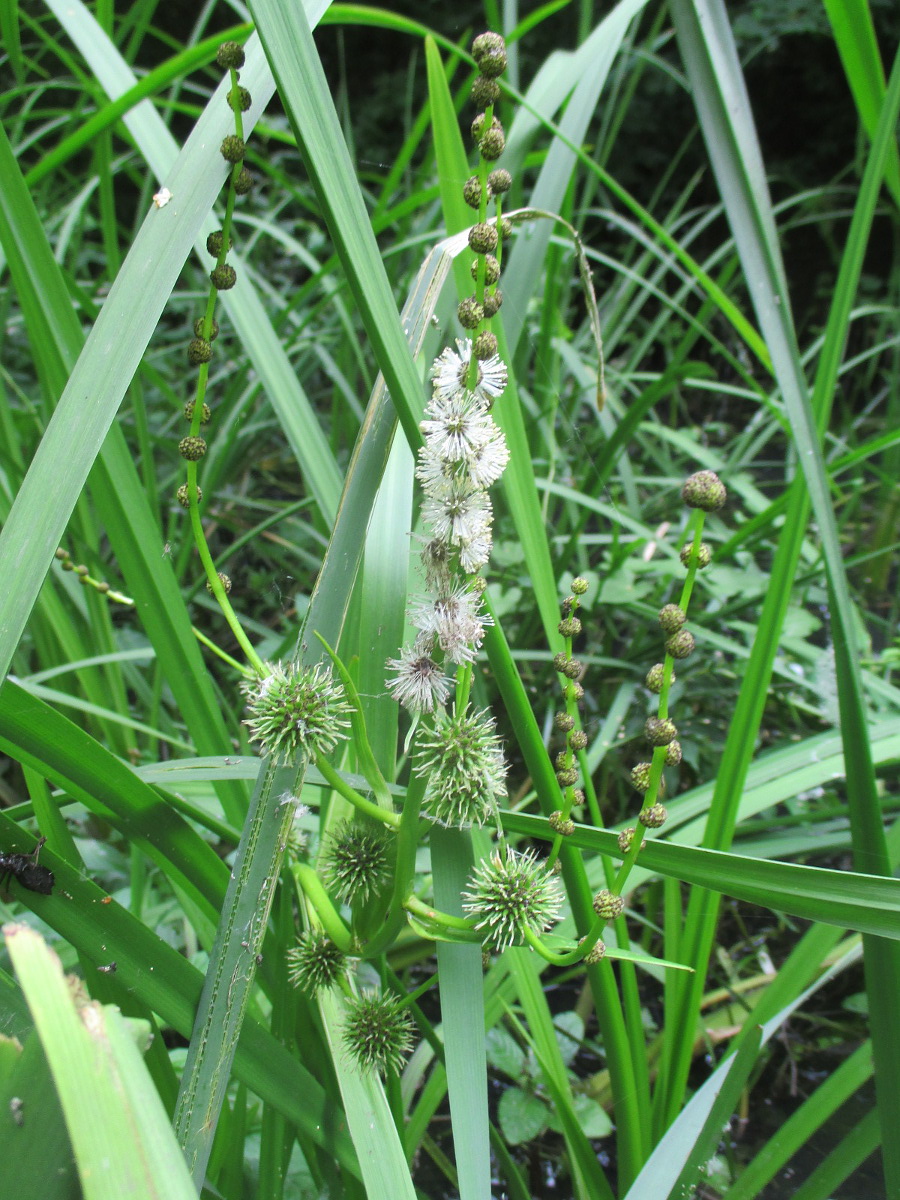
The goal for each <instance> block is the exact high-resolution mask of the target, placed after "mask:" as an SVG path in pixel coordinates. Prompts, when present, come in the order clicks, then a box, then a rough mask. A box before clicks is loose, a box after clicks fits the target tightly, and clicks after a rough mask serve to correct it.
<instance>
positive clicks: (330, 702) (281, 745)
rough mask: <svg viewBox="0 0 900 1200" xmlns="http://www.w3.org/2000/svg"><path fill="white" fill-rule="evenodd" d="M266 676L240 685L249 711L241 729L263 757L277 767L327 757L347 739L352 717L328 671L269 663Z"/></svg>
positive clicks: (342, 691) (290, 664)
mask: <svg viewBox="0 0 900 1200" xmlns="http://www.w3.org/2000/svg"><path fill="white" fill-rule="evenodd" d="M268 670H269V673H268V674H267V675H266V676H265V678H264V679H262V680H254V681H253V682H252V683H246V684H242V685H241V688H242V690H243V692H244V694H245V695H246V696H247V707H248V709H249V711H250V716H249V718H248V720H247V721H246V722H245V724H246V725H247V727H248V729H249V730H250V735H251V737H252V738H253V739H254V740H255V741H257V742H259V743H260V744H261V746H262V751H263V754H266V755H272V756H274V757H275V758H277V759H279V760H280V761H281V762H293V761H294V759H296V758H299V757H300V756H301V755H304V756H309V757H314V756H315V755H317V754H330V753H331V751H332V750H333V749H334V747H335V746H336V745H337V743H338V742H339V741H340V740H341V739H342V738H345V737H346V736H347V732H346V731H347V729H348V728H349V726H350V722H349V720H348V719H347V718H348V714H349V713H350V712H351V711H352V709H351V706H350V705H349V704H348V703H347V700H346V699H345V697H344V689H343V687H342V686H341V685H340V684H339V683H337V682H335V680H334V679H332V677H331V671H330V669H329V668H327V667H325V666H324V665H323V664H322V663H319V664H317V665H316V666H315V667H312V668H309V667H298V666H297V665H296V664H294V663H287V664H283V663H275V664H274V665H269V667H268Z"/></svg>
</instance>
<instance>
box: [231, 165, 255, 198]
mask: <svg viewBox="0 0 900 1200" xmlns="http://www.w3.org/2000/svg"><path fill="white" fill-rule="evenodd" d="M231 186H232V187H233V188H234V190H235V194H236V195H238V196H246V195H247V193H248V192H249V191H250V189H251V188H252V187H253V176H252V175H251V174H250V172H249V171H248V170H247V168H246V167H241V169H240V171H239V172H238V176H237V179H234V180H233V181H232V184H231Z"/></svg>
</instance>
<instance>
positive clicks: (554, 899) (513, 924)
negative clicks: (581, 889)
mask: <svg viewBox="0 0 900 1200" xmlns="http://www.w3.org/2000/svg"><path fill="white" fill-rule="evenodd" d="M561 904H562V895H561V893H560V890H559V884H558V883H557V881H556V879H555V878H554V876H553V875H551V874H548V872H547V871H546V870H545V869H544V866H543V864H542V863H540V862H538V860H537V857H536V855H535V853H534V851H533V850H525V851H523V852H522V853H519V852H518V851H515V850H510V851H508V852H507V855H506V857H505V858H504V857H503V856H502V855H501V854H500V853H498V852H495V853H494V854H492V855H491V856H490V857H489V858H485V859H482V861H481V862H480V863H479V865H478V866H477V867H476V869H475V870H474V871H473V872H472V874H471V875H470V876H469V886H468V889H467V890H466V891H465V892H464V893H463V910H464V911H465V912H466V914H467V915H468V916H470V917H471V918H472V919H473V920H474V922H475V928H476V929H477V930H478V931H479V932H481V931H484V942H485V945H487V946H488V947H490V948H491V949H493V950H497V951H498V952H499V951H503V950H506V949H507V947H509V946H511V945H513V943H514V942H521V941H522V940H523V938H524V934H523V932H522V931H523V929H525V928H526V927H527V928H528V929H530V930H531V931H532V932H533V933H536V934H541V933H543V932H544V931H545V930H547V929H549V928H550V927H551V926H552V925H554V924H555V923H556V921H557V919H558V916H559V910H560V906H561Z"/></svg>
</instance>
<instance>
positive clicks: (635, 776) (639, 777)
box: [631, 762, 650, 792]
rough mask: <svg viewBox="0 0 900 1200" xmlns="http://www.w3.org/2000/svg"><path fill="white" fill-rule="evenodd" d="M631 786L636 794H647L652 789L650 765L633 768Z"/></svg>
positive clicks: (643, 764) (645, 764) (643, 763)
mask: <svg viewBox="0 0 900 1200" xmlns="http://www.w3.org/2000/svg"><path fill="white" fill-rule="evenodd" d="M631 786H632V787H633V788H634V790H635V791H636V792H646V791H647V789H648V788H649V787H650V764H649V763H647V762H642V763H638V764H637V766H636V767H632V768H631Z"/></svg>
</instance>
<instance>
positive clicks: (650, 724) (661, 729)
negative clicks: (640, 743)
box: [644, 717, 678, 746]
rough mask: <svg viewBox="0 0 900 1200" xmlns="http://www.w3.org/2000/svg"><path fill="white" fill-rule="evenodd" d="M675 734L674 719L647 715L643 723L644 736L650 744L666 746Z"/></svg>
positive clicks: (676, 733) (676, 732)
mask: <svg viewBox="0 0 900 1200" xmlns="http://www.w3.org/2000/svg"><path fill="white" fill-rule="evenodd" d="M677 736H678V730H677V729H676V728H675V722H674V721H670V720H668V719H665V720H661V719H660V718H659V717H648V718H647V720H646V722H645V723H644V737H645V738H646V739H647V741H648V742H649V743H650V745H651V746H668V744H669V742H672V741H674V740H675V738H676V737H677Z"/></svg>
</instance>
